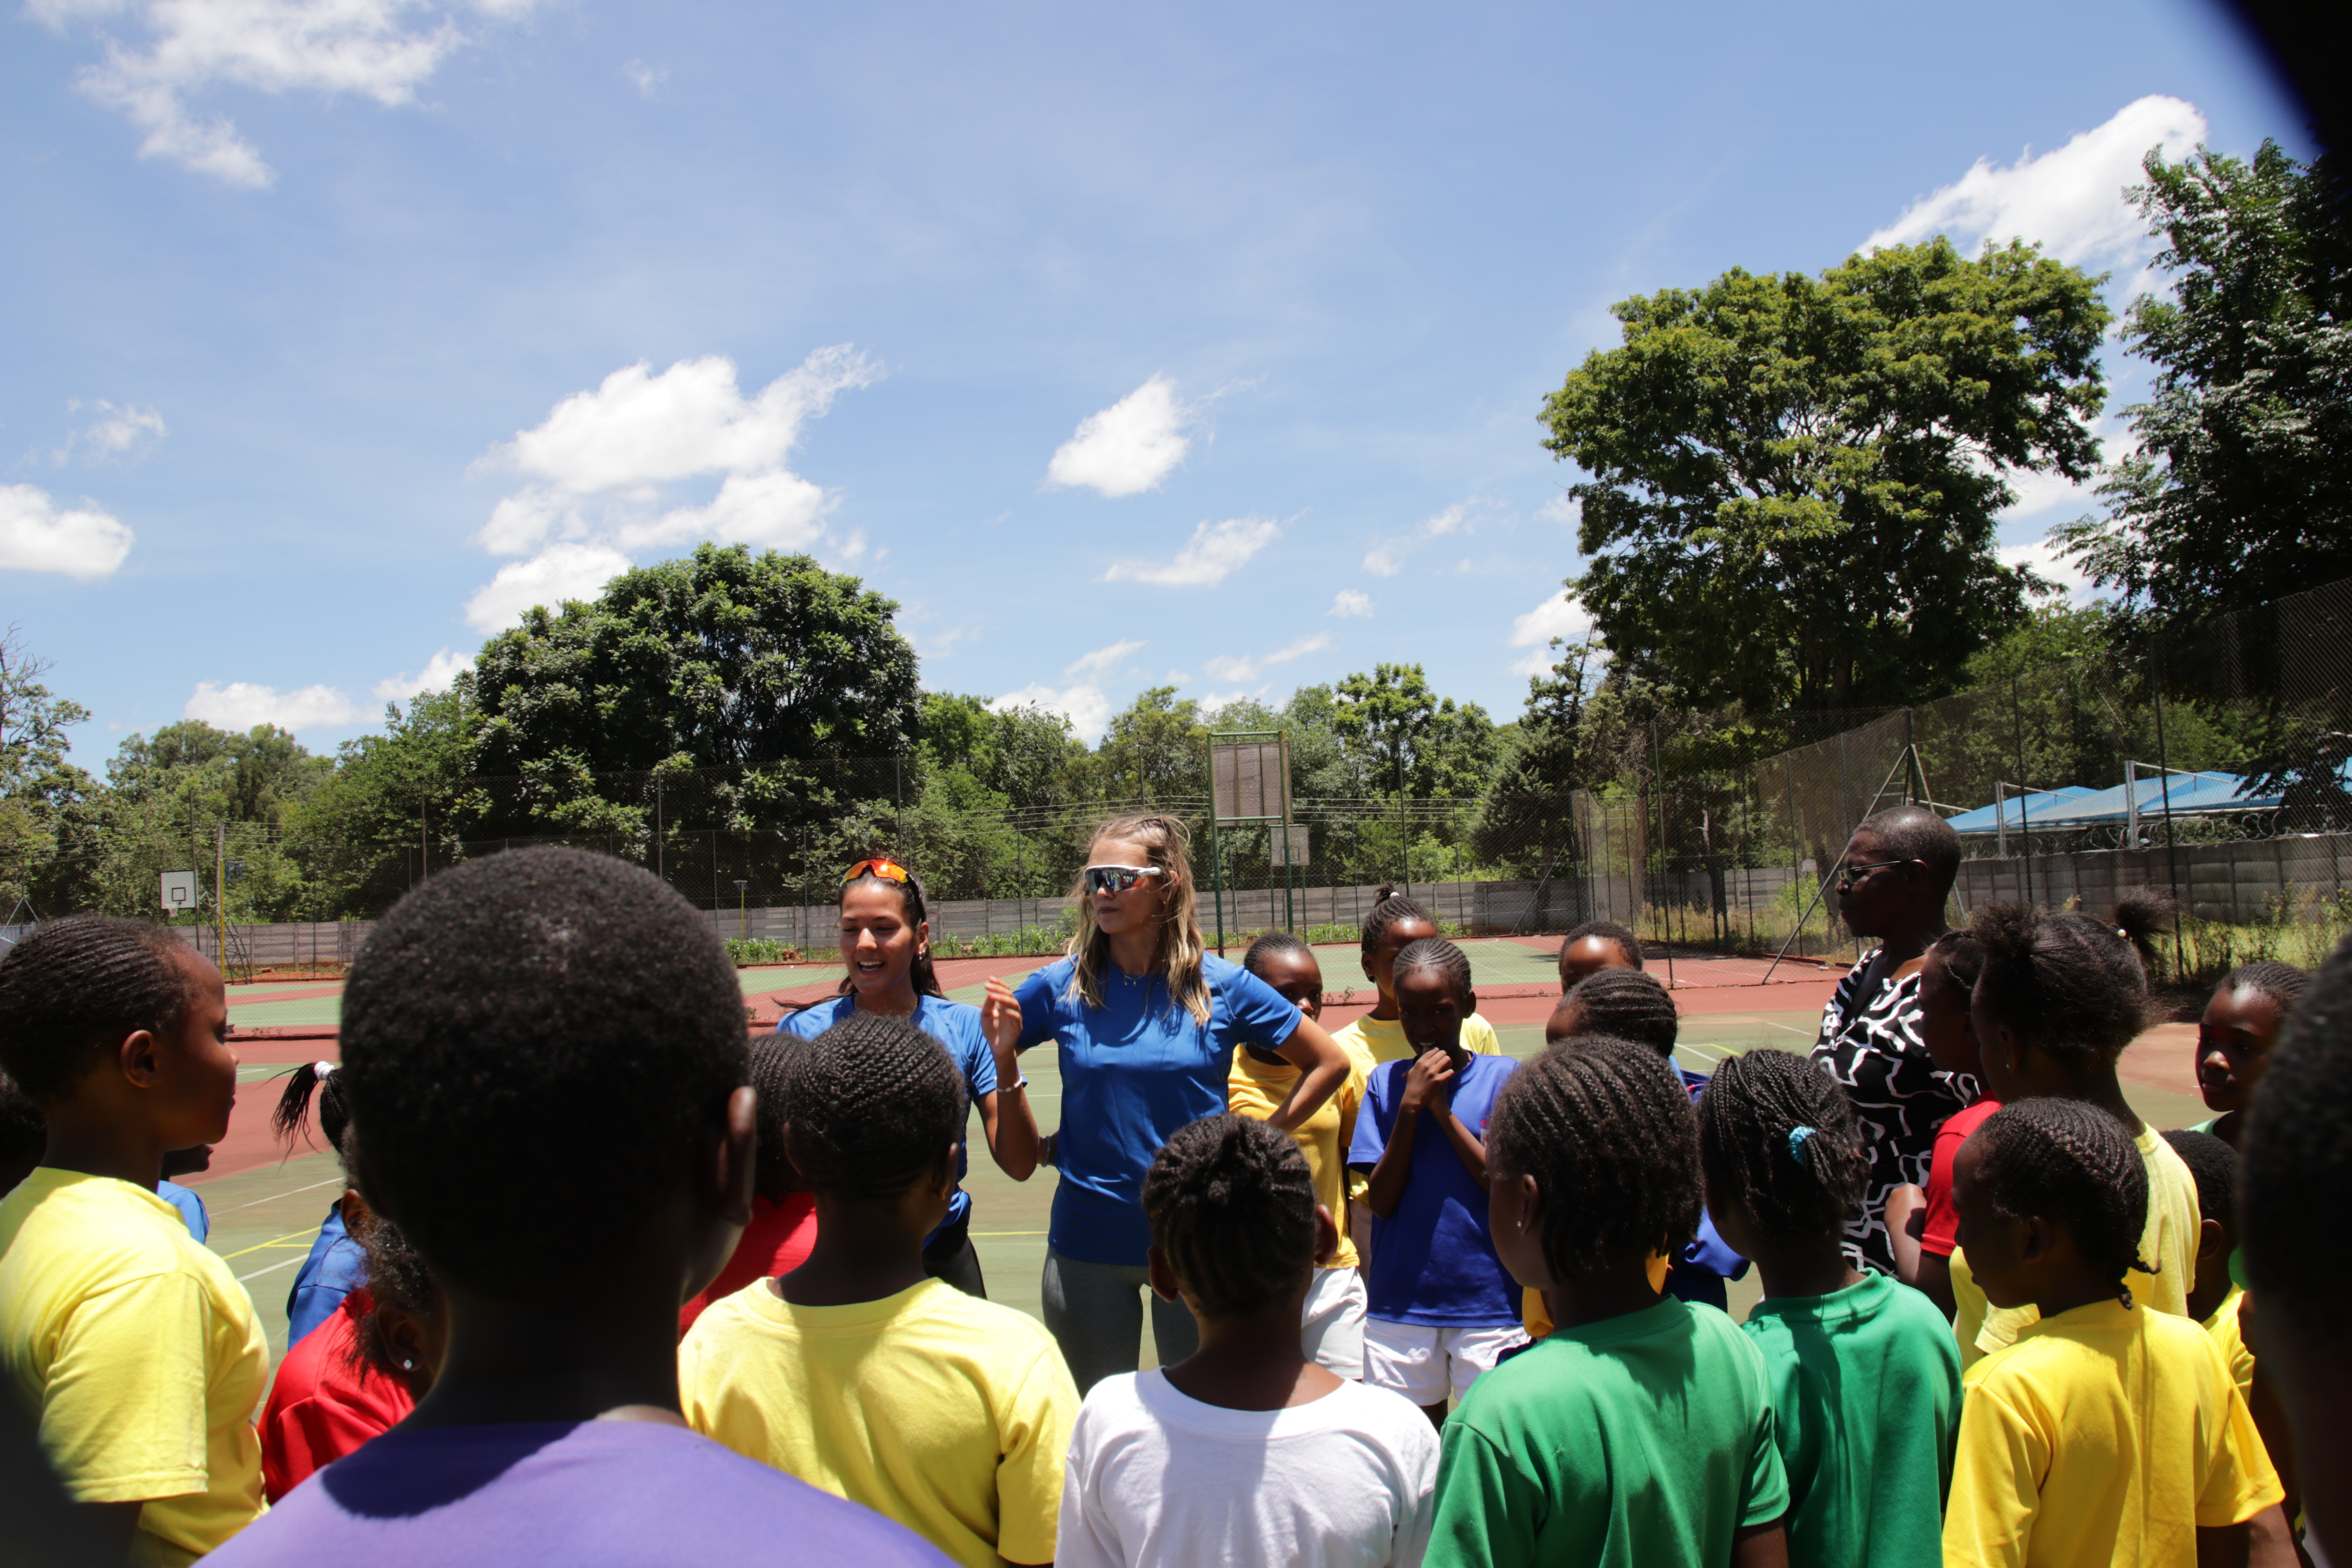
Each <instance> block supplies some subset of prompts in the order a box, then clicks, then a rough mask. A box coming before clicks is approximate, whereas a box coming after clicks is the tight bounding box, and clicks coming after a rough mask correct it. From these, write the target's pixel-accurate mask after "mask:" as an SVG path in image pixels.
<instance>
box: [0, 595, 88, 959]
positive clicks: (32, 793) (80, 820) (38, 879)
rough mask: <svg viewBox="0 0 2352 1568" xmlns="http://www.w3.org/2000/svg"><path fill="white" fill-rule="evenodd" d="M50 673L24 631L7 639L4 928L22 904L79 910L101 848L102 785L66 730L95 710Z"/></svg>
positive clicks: (0, 692)
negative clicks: (78, 892)
mask: <svg viewBox="0 0 2352 1568" xmlns="http://www.w3.org/2000/svg"><path fill="white" fill-rule="evenodd" d="M48 670H49V665H48V663H47V661H46V660H44V659H41V658H36V657H35V656H34V654H33V652H32V650H31V648H30V647H27V646H26V642H25V639H24V637H23V634H22V633H21V632H19V631H18V629H17V628H16V627H15V626H10V627H9V628H8V629H7V630H6V631H5V632H0V903H5V904H6V905H7V908H6V909H0V921H5V920H6V919H7V918H8V917H9V915H10V913H11V912H12V911H13V910H15V908H16V903H17V900H20V899H26V898H30V899H32V900H33V903H34V907H35V909H36V910H40V911H41V912H43V913H47V912H48V910H47V905H48V904H50V903H52V902H55V901H57V900H58V899H59V898H60V897H62V898H64V899H66V900H68V903H67V904H66V905H65V906H64V907H72V905H71V900H72V899H73V893H74V890H75V889H76V888H77V887H78V886H79V883H80V882H81V881H82V880H84V879H85V878H86V877H87V875H88V871H89V867H88V866H87V865H86V864H85V862H86V861H87V860H88V859H89V857H90V856H91V855H93V854H94V853H95V852H96V851H97V848H98V846H97V842H96V837H95V831H94V830H95V828H96V810H95V803H94V797H95V796H97V795H98V794H99V788H98V781H97V780H95V779H93V778H91V777H90V776H89V773H85V772H84V771H82V770H81V769H80V768H78V767H76V766H74V765H73V764H72V763H69V762H68V761H66V753H67V752H68V750H70V748H71V745H72V742H70V741H69V740H68V737H67V734H66V731H68V730H70V729H71V728H73V726H75V725H76V724H82V723H87V722H88V721H89V709H87V708H84V707H83V706H82V705H81V704H80V703H79V702H75V701H73V700H70V699H68V698H63V697H58V696H57V695H55V694H53V693H52V692H51V691H50V690H49V689H48V688H47V686H46V685H44V684H42V680H41V678H42V677H43V676H44V675H46V674H47V673H48Z"/></svg>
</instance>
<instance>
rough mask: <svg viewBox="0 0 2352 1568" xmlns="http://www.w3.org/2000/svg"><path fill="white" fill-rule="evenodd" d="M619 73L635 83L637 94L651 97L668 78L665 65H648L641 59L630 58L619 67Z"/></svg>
mask: <svg viewBox="0 0 2352 1568" xmlns="http://www.w3.org/2000/svg"><path fill="white" fill-rule="evenodd" d="M621 74H622V75H623V76H625V77H627V78H628V79H630V80H631V81H633V82H635V83H636V85H637V96H638V97H640V98H651V97H653V95H654V94H656V92H659V91H660V90H661V89H662V86H663V84H664V83H666V82H667V81H668V80H669V68H668V67H667V66H649V65H647V64H646V62H645V61H643V60H634V59H633V60H631V61H630V62H629V63H628V64H627V65H625V66H623V67H622V68H621Z"/></svg>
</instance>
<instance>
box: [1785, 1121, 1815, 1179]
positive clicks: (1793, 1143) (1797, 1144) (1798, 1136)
mask: <svg viewBox="0 0 2352 1568" xmlns="http://www.w3.org/2000/svg"><path fill="white" fill-rule="evenodd" d="M1812 1135H1813V1130H1812V1129H1811V1128H1810V1127H1791V1128H1790V1129H1789V1158H1790V1159H1791V1160H1794V1161H1795V1162H1797V1163H1798V1164H1800V1165H1802V1166H1805V1167H1806V1168H1807V1169H1808V1170H1810V1169H1811V1167H1812V1161H1811V1159H1809V1158H1807V1157H1806V1154H1805V1143H1806V1142H1807V1141H1808V1140H1809V1139H1811V1137H1812Z"/></svg>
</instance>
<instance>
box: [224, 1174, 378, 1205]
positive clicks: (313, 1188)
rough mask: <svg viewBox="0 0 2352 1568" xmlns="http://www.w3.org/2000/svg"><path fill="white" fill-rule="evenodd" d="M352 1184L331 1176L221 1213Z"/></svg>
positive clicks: (341, 1178)
mask: <svg viewBox="0 0 2352 1568" xmlns="http://www.w3.org/2000/svg"><path fill="white" fill-rule="evenodd" d="M349 1185H350V1183H349V1182H348V1181H346V1180H345V1179H344V1178H343V1177H341V1176H335V1177H331V1178H330V1179H329V1180H327V1181H323V1182H312V1183H311V1184H310V1185H309V1186H307V1187H296V1188H295V1189H293V1191H291V1192H284V1193H272V1194H269V1196H268V1197H266V1198H256V1199H254V1200H253V1203H250V1204H237V1205H234V1206H232V1207H229V1208H225V1209H223V1210H221V1211H220V1212H221V1213H223V1214H235V1213H236V1211H237V1210H238V1209H249V1208H252V1207H253V1206H254V1205H256V1204H274V1203H276V1202H277V1201H278V1199H279V1198H290V1197H296V1196H299V1195H300V1194H303V1193H315V1192H317V1191H318V1190H319V1189H320V1187H344V1186H349Z"/></svg>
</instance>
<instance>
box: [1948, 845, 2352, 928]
mask: <svg viewBox="0 0 2352 1568" xmlns="http://www.w3.org/2000/svg"><path fill="white" fill-rule="evenodd" d="M2347 872H2352V834H2342V833H2315V834H2300V835H2294V836H2290V837H2281V838H2252V839H2244V840H2241V841H2239V842H2237V843H2232V844H2182V845H2179V846H2178V847H2174V848H2172V849H2170V850H2167V849H2164V848H2161V847H2158V848H2154V849H2089V850H2084V851H2082V852H2080V853H2078V854H2073V855H2032V856H2017V855H2012V856H2011V857H2009V858H2007V859H1983V860H1967V861H1963V862H1961V865H1960V881H1959V886H1958V889H1955V891H1956V892H1957V893H1958V897H1959V900H1960V905H1961V908H1962V909H1963V910H1971V909H1974V908H1975V907H1976V906H1977V905H1979V904H1981V903H1990V902H1994V901H1996V900H2029V899H2030V900H2031V901H2032V902H2034V903H2038V904H2044V905H2049V906H2053V907H2055V906H2058V905H2063V904H2064V903H2066V902H2067V901H2068V900H2073V899H2080V900H2082V903H2083V907H2084V908H2085V909H2092V910H2096V909H2099V908H2102V907H2103V906H2111V905H2113V904H2114V902H2115V901H2116V897H2117V896H2118V895H2119V894H2120V893H2122V892H2123V891H2124V889H2129V888H2158V889H2171V888H2173V887H2174V886H2175V883H2174V878H2175V876H2176V874H2177V875H2178V877H2179V898H2180V900H2181V902H2182V904H2183V906H2184V907H2185V908H2186V909H2188V910H2189V911H2190V912H2192V913H2194V914H2197V915H2200V916H2201V917H2203V918H2204V919H2206V920H2213V921H2231V922H2232V923H2234V924H2239V925H2248V924H2252V923H2253V922H2255V921H2268V920H2274V919H2277V918H2278V917H2279V915H2280V914H2281V913H2282V912H2284V914H2285V915H2286V917H2287V918H2289V919H2294V918H2296V917H2297V915H2298V914H2299V913H2300V912H2301V910H2302V908H2303V906H2305V905H2306V904H2308V903H2309V902H2311V901H2312V900H2315V899H2329V898H2333V897H2335V896H2336V894H2338V893H2340V892H2342V891H2343V890H2344V889H2345V887H2346V881H2345V878H2346V875H2347Z"/></svg>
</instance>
